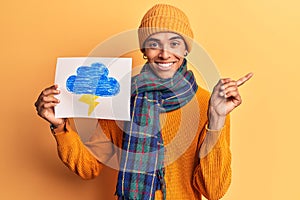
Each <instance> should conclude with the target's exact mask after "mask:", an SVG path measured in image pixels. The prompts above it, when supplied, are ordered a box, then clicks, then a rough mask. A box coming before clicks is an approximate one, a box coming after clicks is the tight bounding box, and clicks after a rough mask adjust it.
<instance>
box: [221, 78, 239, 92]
mask: <svg viewBox="0 0 300 200" xmlns="http://www.w3.org/2000/svg"><path fill="white" fill-rule="evenodd" d="M236 86H237V82H236V81H233V80H232V81H230V82H227V83H225V84H223V85H222V86H221V87H220V89H221V90H226V88H228V87H236Z"/></svg>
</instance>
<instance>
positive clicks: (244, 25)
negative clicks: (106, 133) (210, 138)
mask: <svg viewBox="0 0 300 200" xmlns="http://www.w3.org/2000/svg"><path fill="white" fill-rule="evenodd" d="M157 2H158V1H138V0H135V1H127V2H126V1H114V0H110V1H99V0H97V1H96V0H77V1H76V0H75V1H70V0H65V1H57V0H54V1H37V0H27V1H15V0H12V1H1V6H0V29H1V32H0V34H1V37H0V49H1V51H0V56H1V60H0V61H1V73H0V76H1V78H0V81H1V119H0V125H1V126H0V128H1V132H0V133H1V139H0V155H1V157H0V159H1V160H0V177H1V179H0V199H43V200H47V199H49V200H50V199H57V200H60V199H73V200H79V199H85V200H96V199H103V200H107V199H112V198H113V193H114V184H115V178H116V177H115V176H116V174H115V172H113V171H112V170H111V169H108V168H106V169H105V170H104V171H103V173H102V174H101V175H100V176H99V177H98V178H96V179H94V180H91V181H83V180H81V179H80V178H79V177H77V176H76V175H74V174H73V173H71V172H70V171H69V170H68V169H67V168H66V167H65V166H64V165H63V164H62V163H61V162H60V160H59V158H58V157H57V153H56V143H55V140H54V138H53V137H52V136H51V133H50V131H49V126H48V123H46V122H45V121H44V120H42V119H41V118H39V117H38V116H37V115H36V111H35V108H34V106H33V104H34V102H35V100H36V98H37V96H38V95H39V93H40V91H41V90H42V89H44V88H45V87H47V86H49V85H51V84H52V83H53V81H54V71H55V64H56V58H57V57H63V56H87V55H88V54H89V52H90V51H91V50H92V49H93V48H94V47H95V46H96V45H98V44H99V43H101V41H103V40H105V39H107V38H108V37H110V36H111V35H113V34H117V33H119V32H122V31H125V30H128V29H134V28H137V26H138V24H139V21H140V19H141V18H142V16H143V14H144V13H145V12H146V11H147V10H148V9H149V8H150V7H152V5H154V4H155V3H157ZM160 2H165V3H170V4H173V5H175V6H177V7H179V8H181V9H182V10H183V11H185V12H186V14H187V15H188V17H189V19H190V22H191V25H192V27H193V29H194V33H195V39H196V41H197V42H198V43H199V44H201V45H202V46H203V47H204V48H205V49H206V50H207V52H208V53H209V54H210V56H211V57H212V59H213V60H214V62H215V63H216V65H217V67H218V69H219V71H220V73H221V74H222V76H223V77H232V78H234V79H237V78H239V77H240V76H242V75H244V74H245V73H247V72H249V71H252V72H254V73H255V76H254V77H253V78H252V79H251V81H249V82H248V83H247V84H245V85H243V86H242V87H241V88H240V92H241V94H242V97H243V104H242V105H241V106H240V107H239V108H237V109H236V110H235V111H234V112H233V113H232V134H231V135H232V136H231V137H232V139H231V141H232V155H233V162H232V168H233V179H232V184H231V186H230V189H229V191H228V193H227V194H226V196H225V197H224V198H223V199H225V200H229V199H230V200H233V199H234V200H253V199H258V200H261V199H272V200H282V199H300V189H299V180H300V172H299V169H300V164H299V163H300V162H299V159H300V156H299V152H300V151H299V150H300V149H299V146H300V144H299V141H300V136H299V133H300V131H299V122H298V120H299V114H300V109H299V102H300V98H299V97H300V95H299V85H300V84H299V72H300V70H299V68H300V59H299V58H300V55H299V52H300V48H299V46H300V39H299V36H300V12H299V10H300V3H299V1H297V0H285V1H282V0H252V1H250V0H232V1H222V0H218V1H217V0H212V1H204V0H200V1H191V0H185V1H180V0H177V1H175V0H174V1H171V0H170V1H160ZM120 45H121V44H120Z"/></svg>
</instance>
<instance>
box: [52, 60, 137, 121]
mask: <svg viewBox="0 0 300 200" xmlns="http://www.w3.org/2000/svg"><path fill="white" fill-rule="evenodd" d="M131 66H132V59H131V58H100V57H79V58H78V57H76V58H58V59H57V65H56V74H55V83H56V84H58V87H59V90H60V91H61V93H60V94H59V95H57V96H56V98H58V99H59V100H60V103H59V104H58V105H57V106H56V107H55V117H57V118H70V117H72V118H76V117H78V118H103V119H116V120H125V121H126V120H130V86H131ZM79 68H80V69H79ZM77 72H78V74H79V75H78V74H77ZM75 76H76V77H75Z"/></svg>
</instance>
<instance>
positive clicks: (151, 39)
mask: <svg viewBox="0 0 300 200" xmlns="http://www.w3.org/2000/svg"><path fill="white" fill-rule="evenodd" d="M178 39H180V40H183V38H182V37H181V36H174V37H171V38H169V40H178ZM149 41H154V42H160V40H159V39H156V38H151V37H150V38H149V39H147V40H146V42H149Z"/></svg>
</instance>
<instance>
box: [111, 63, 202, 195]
mask: <svg viewBox="0 0 300 200" xmlns="http://www.w3.org/2000/svg"><path fill="white" fill-rule="evenodd" d="M197 88H198V86H197V83H196V80H195V78H194V75H193V73H192V72H191V71H187V67H186V60H185V59H184V62H183V64H182V65H181V67H180V68H179V69H178V71H177V72H176V73H175V75H174V76H173V78H170V79H159V78H158V77H157V76H156V75H155V74H154V73H153V72H152V70H151V68H150V66H149V64H147V63H146V64H145V65H144V67H143V69H142V71H141V73H140V74H138V75H137V76H135V77H133V79H132V88H131V90H132V95H131V106H130V108H131V121H129V122H126V123H125V125H124V134H123V144H122V154H121V163H120V171H119V175H118V183H117V188H116V194H117V195H118V196H119V199H124V200H150V199H154V196H155V191H156V190H162V192H163V196H164V199H165V198H166V186H165V182H164V145H163V140H162V135H161V128H160V120H159V114H160V113H162V112H168V111H172V110H176V109H178V108H180V107H182V106H184V105H185V104H187V103H188V102H189V101H190V100H191V99H192V98H193V96H194V94H195V92H196V90H197Z"/></svg>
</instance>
